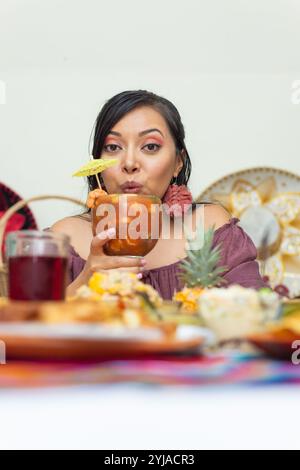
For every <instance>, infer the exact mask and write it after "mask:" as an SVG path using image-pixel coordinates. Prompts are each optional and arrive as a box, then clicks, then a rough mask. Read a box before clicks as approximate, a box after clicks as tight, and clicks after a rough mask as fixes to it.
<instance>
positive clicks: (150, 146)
mask: <svg viewBox="0 0 300 470" xmlns="http://www.w3.org/2000/svg"><path fill="white" fill-rule="evenodd" d="M145 147H148V150H149V151H150V152H153V151H154V152H156V151H157V150H159V149H160V147H161V145H158V144H147V145H145ZM145 147H144V148H145Z"/></svg>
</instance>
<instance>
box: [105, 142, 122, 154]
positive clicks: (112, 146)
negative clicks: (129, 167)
mask: <svg viewBox="0 0 300 470" xmlns="http://www.w3.org/2000/svg"><path fill="white" fill-rule="evenodd" d="M118 147H119V146H118V145H116V144H107V145H104V150H106V151H107V152H115V151H116V150H117V148H118ZM119 148H120V147H119Z"/></svg>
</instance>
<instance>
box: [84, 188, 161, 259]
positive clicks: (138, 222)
mask: <svg viewBox="0 0 300 470" xmlns="http://www.w3.org/2000/svg"><path fill="white" fill-rule="evenodd" d="M92 226H93V234H94V235H96V234H97V233H100V232H102V231H104V230H107V229H109V228H115V229H116V236H115V238H114V239H111V240H109V241H108V242H106V243H105V245H104V252H105V254H107V255H111V256H134V257H143V256H145V255H147V254H148V253H149V252H150V251H151V250H152V249H153V248H154V246H155V245H156V243H157V241H158V239H159V236H160V231H161V200H160V199H159V198H158V197H157V196H154V195H146V194H132V193H129V194H124V193H121V194H106V193H105V192H103V193H102V194H101V195H99V196H98V197H97V198H96V200H95V202H94V206H93V209H92Z"/></svg>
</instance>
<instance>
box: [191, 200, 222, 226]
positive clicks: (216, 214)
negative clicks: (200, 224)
mask: <svg viewBox="0 0 300 470" xmlns="http://www.w3.org/2000/svg"><path fill="white" fill-rule="evenodd" d="M196 216H198V217H202V218H203V219H204V228H205V229H206V230H207V229H208V228H210V227H214V229H215V230H216V229H218V228H220V227H222V225H225V224H227V223H228V222H229V221H230V219H231V215H230V213H229V212H228V211H227V210H226V209H225V208H224V207H223V206H221V205H220V204H199V207H197V209H196V210H195V211H194V217H195V218H196Z"/></svg>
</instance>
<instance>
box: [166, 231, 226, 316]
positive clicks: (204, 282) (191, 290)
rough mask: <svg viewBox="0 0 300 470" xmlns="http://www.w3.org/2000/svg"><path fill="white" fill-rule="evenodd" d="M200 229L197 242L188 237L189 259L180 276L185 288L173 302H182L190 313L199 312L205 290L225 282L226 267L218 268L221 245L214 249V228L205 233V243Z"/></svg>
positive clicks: (183, 263)
mask: <svg viewBox="0 0 300 470" xmlns="http://www.w3.org/2000/svg"><path fill="white" fill-rule="evenodd" d="M200 229H201V227H200V228H199V229H198V233H197V236H196V240H194V239H192V238H191V237H189V236H188V237H187V242H188V249H187V259H185V260H183V261H182V262H181V263H180V267H181V271H182V272H181V273H180V274H179V277H180V278H181V279H182V281H183V282H184V284H185V287H184V288H183V289H182V290H181V291H179V292H177V293H176V294H175V295H174V297H173V300H175V301H177V302H180V303H181V304H182V309H183V310H184V311H185V312H189V313H195V312H196V311H197V310H198V298H199V296H200V295H201V294H202V292H203V291H204V289H206V288H210V287H213V286H217V285H220V284H222V283H223V282H224V279H223V278H222V277H221V276H220V275H221V274H222V273H223V272H225V271H226V267H224V266H222V267H221V266H217V265H218V262H219V259H220V245H218V246H216V247H214V248H213V246H212V245H213V235H214V227H212V228H209V229H208V230H207V231H205V232H204V240H203V243H201V240H202V238H200V233H201V232H200ZM201 237H202V235H201ZM195 246H197V249H195Z"/></svg>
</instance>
